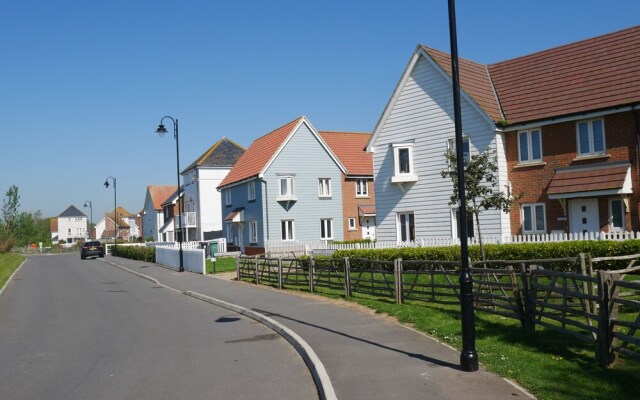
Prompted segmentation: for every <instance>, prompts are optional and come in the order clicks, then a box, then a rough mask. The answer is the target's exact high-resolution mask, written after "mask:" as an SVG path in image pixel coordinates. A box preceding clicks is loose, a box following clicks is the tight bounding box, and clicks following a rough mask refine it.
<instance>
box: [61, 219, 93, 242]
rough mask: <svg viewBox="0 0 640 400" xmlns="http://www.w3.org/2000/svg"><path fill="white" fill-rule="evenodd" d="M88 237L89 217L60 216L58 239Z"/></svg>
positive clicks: (66, 239)
mask: <svg viewBox="0 0 640 400" xmlns="http://www.w3.org/2000/svg"><path fill="white" fill-rule="evenodd" d="M81 238H82V239H85V238H87V217H58V240H64V241H65V242H67V241H68V239H81Z"/></svg>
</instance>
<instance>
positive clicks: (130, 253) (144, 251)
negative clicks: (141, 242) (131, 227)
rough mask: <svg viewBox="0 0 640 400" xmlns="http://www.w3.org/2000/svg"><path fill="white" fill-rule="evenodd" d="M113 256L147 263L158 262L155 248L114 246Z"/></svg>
mask: <svg viewBox="0 0 640 400" xmlns="http://www.w3.org/2000/svg"><path fill="white" fill-rule="evenodd" d="M112 251H113V255H114V256H116V257H123V258H129V259H131V260H140V261H147V262H152V263H155V262H156V249H155V247H142V246H114V247H112Z"/></svg>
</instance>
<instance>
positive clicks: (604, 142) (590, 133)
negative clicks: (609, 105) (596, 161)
mask: <svg viewBox="0 0 640 400" xmlns="http://www.w3.org/2000/svg"><path fill="white" fill-rule="evenodd" d="M596 121H599V122H600V123H601V124H602V150H598V151H596V150H595V148H594V147H595V141H594V136H593V135H594V133H593V123H594V122H596ZM581 124H587V134H588V136H589V150H588V151H587V152H585V153H582V152H581V150H580V148H581V147H582V146H581V142H580V125H581ZM576 143H577V146H578V148H577V149H576V153H577V154H578V157H588V156H594V155H601V154H605V153H606V152H607V135H606V132H605V129H604V119H603V118H594V119H585V120H582V121H577V122H576Z"/></svg>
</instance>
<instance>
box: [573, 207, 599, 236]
mask: <svg viewBox="0 0 640 400" xmlns="http://www.w3.org/2000/svg"><path fill="white" fill-rule="evenodd" d="M570 204H571V207H570V209H569V223H570V225H571V233H587V232H599V231H600V218H599V215H600V214H599V212H598V199H574V200H571V203H570Z"/></svg>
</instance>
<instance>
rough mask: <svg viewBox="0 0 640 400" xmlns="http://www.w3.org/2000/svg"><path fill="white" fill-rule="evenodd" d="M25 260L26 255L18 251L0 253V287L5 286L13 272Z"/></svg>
mask: <svg viewBox="0 0 640 400" xmlns="http://www.w3.org/2000/svg"><path fill="white" fill-rule="evenodd" d="M22 261H24V256H22V255H20V254H16V253H3V254H0V288H2V287H3V286H4V284H5V283H6V282H7V279H9V277H10V276H11V274H13V271H15V270H16V269H17V268H18V267H19V266H20V264H21V263H22Z"/></svg>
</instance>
